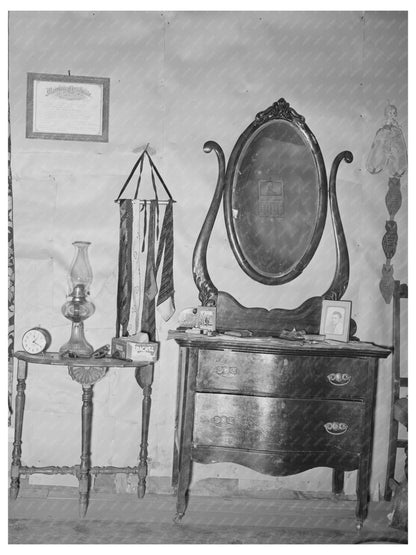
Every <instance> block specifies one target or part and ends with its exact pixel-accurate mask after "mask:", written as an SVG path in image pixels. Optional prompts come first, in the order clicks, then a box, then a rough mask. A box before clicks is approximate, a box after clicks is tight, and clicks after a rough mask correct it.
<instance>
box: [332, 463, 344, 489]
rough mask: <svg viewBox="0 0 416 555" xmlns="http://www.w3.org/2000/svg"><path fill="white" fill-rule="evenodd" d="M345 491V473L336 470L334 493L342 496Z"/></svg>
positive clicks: (333, 485) (333, 482)
mask: <svg viewBox="0 0 416 555" xmlns="http://www.w3.org/2000/svg"><path fill="white" fill-rule="evenodd" d="M343 491H344V471H343V470H339V469H338V468H334V469H333V471H332V493H335V494H340V493H342V492H343Z"/></svg>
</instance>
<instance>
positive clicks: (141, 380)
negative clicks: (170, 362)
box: [135, 364, 154, 498]
mask: <svg viewBox="0 0 416 555" xmlns="http://www.w3.org/2000/svg"><path fill="white" fill-rule="evenodd" d="M153 369H154V367H153V364H148V365H147V366H142V367H137V368H136V371H135V376H136V380H137V383H138V384H139V385H140V387H141V388H142V389H143V401H142V438H141V443H140V453H139V468H138V474H139V481H138V485H137V496H138V497H139V498H141V497H144V494H145V493H146V477H147V446H148V437H149V422H150V407H151V404H152V399H151V395H152V383H153Z"/></svg>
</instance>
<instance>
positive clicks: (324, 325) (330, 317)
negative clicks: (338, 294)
mask: <svg viewBox="0 0 416 555" xmlns="http://www.w3.org/2000/svg"><path fill="white" fill-rule="evenodd" d="M350 317H351V301H322V313H321V326H320V329H319V333H320V334H322V335H325V338H326V339H335V340H336V341H348V338H349V333H350Z"/></svg>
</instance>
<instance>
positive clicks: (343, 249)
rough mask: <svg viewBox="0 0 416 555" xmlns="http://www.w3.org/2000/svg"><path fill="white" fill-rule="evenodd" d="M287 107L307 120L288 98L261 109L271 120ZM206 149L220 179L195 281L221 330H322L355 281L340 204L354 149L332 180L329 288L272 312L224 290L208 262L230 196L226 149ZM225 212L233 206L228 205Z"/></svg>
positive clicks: (197, 255) (197, 252) (199, 245)
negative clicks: (330, 305) (342, 177)
mask: <svg viewBox="0 0 416 555" xmlns="http://www.w3.org/2000/svg"><path fill="white" fill-rule="evenodd" d="M282 106H286V107H285V113H290V114H291V117H293V115H294V114H296V118H302V116H299V115H298V114H297V113H296V112H295V111H294V110H293V109H292V108H290V106H289V104H288V103H287V102H286V101H285V100H284V99H280V100H279V101H278V102H276V103H274V104H273V105H272V106H271V107H270V108H267V110H264V111H263V112H260V113H259V114H258V116H260V119H261V120H262V121H263V120H264V119H265V118H266V121H267V118H273V117H275V115H276V114H278V117H280V116H279V114H281V108H279V107H282ZM292 110H293V112H292ZM302 119H303V118H302ZM302 125H305V124H304V120H303V122H302ZM249 129H251V128H250V126H249V127H248V128H247V131H248V130H249ZM243 135H244V133H243ZM243 135H242V136H243ZM308 137H309V138H310V139H311V143H312V145H313V148H314V152H315V153H317V152H320V150H319V146H318V143H317V141H316V139H315V137H314V136H313V135H312V133H311V132H310V135H308ZM240 139H241V137H240ZM315 143H316V145H315ZM237 147H238V142H237V145H236V147H235V148H234V150H233V153H234V152H235V153H237V152H238V148H237ZM204 151H205V152H207V153H209V152H212V151H214V152H215V154H216V156H217V160H218V179H217V185H216V188H215V192H214V195H213V198H212V201H211V205H210V207H209V209H208V212H207V215H206V217H205V220H204V223H203V225H202V228H201V231H200V233H199V236H198V239H197V241H196V244H195V248H194V253H193V261H192V268H193V277H194V281H195V284H196V286H197V288H198V290H199V299H200V301H201V303H202V305H203V306H215V307H216V309H217V324H216V326H217V330H218V331H220V332H221V331H227V330H250V331H252V332H253V333H256V334H258V335H279V334H280V333H281V332H282V331H284V330H293V329H294V328H295V329H297V330H304V331H306V333H319V325H320V316H321V308H322V301H323V299H331V300H339V299H341V298H342V295H343V294H344V293H345V290H346V288H347V286H348V281H349V256H348V248H347V243H346V240H345V234H344V229H343V226H342V222H341V218H340V213H339V208H338V201H337V196H336V177H337V172H338V167H339V165H340V163H341V161H343V160H344V161H345V162H347V163H351V162H352V160H353V156H352V153H351V152H350V151H347V150H346V151H343V152H341V153H340V154H338V155H337V156H336V157H335V159H334V161H333V163H332V167H331V173H330V178H329V186H328V192H327V199H328V203H329V210H330V214H331V222H332V229H333V235H334V241H335V254H336V264H335V271H334V277H333V279H332V282H331V284H330V286H329V288H328V289H327V291H325V292H324V293H323V294H322V295H319V296H315V297H311V298H309V299H307V300H306V301H305V302H304V303H302V304H301V305H300V306H298V307H297V308H294V309H282V308H274V309H272V310H267V309H265V308H258V307H255V308H250V307H244V306H243V305H241V304H240V303H239V302H238V301H237V300H236V299H235V298H234V297H233V296H232V295H230V294H229V293H227V292H225V291H219V290H218V289H217V288H216V286H215V285H214V283H213V282H212V280H211V277H210V275H209V272H208V268H207V263H206V255H207V247H208V243H209V239H210V237H211V232H212V229H213V226H214V223H215V220H216V217H217V214H218V210H219V206H220V204H221V200H222V198H223V195H224V189H225V184H226V171H225V156H224V152H223V150H222V148H221V147H220V146H219V144H218V143H216V142H214V141H208V142H206V143H205V145H204ZM235 156H236V155H235ZM235 156H234V158H230V162H229V163H228V166H229V168H230V169H228V168H227V175H229V176H231V174H232V171H233V170H232V169H231V168H233V165H234V164H235V161H234V160H235ZM316 160H317V161H319V171H320V172H321V174H322V175H326V174H325V167H324V165H323V161H322V157H319V156H317V158H316ZM321 161H322V165H321ZM230 164H231V165H230ZM325 202H326V201H325V200H324V199H323V198H322V199H321V203H322V207H323V206H324V204H325ZM225 210H227V209H226V208H225ZM322 212H324V208H322V211H321V214H322ZM321 217H322V216H321ZM318 220H319V223H318V227H319V225H321V219H320V218H318ZM322 231H323V230H322ZM322 231H321V230H318V231H315V234H314V236H313V238H314V240H316V239H317V238H318V242H319V239H320V237H321V234H322ZM231 245H232V243H231ZM316 247H317V245H313V246H312V247H311V249H310V250H309V251H308V256H309V254H310V255H311V256H312V255H313V253H314V252H315V250H316ZM237 260H238V259H237ZM353 333H355V328H354V327H353V328H352V329H351V331H350V335H352V334H353Z"/></svg>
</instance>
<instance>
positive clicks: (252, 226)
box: [224, 99, 327, 285]
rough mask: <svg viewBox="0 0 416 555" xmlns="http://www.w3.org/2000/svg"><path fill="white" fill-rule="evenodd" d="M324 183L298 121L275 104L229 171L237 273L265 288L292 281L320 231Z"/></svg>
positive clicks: (227, 211)
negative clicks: (244, 274)
mask: <svg viewBox="0 0 416 555" xmlns="http://www.w3.org/2000/svg"><path fill="white" fill-rule="evenodd" d="M326 209H327V180H326V173H325V166H324V162H323V158H322V154H321V151H320V149H319V146H318V143H317V141H316V139H315V137H314V136H313V134H312V132H311V131H310V130H309V128H308V127H307V126H306V124H305V121H304V118H303V117H302V116H300V115H299V114H297V113H296V112H295V111H294V110H293V109H292V108H290V106H289V104H288V103H287V102H286V101H285V100H284V99H280V100H279V101H278V102H275V103H274V104H273V106H271V107H270V108H268V109H267V110H265V111H264V112H260V113H259V114H258V115H257V116H256V119H255V121H254V122H253V123H252V124H251V125H250V126H249V127H248V128H247V129H246V130H245V131H244V133H243V134H242V135H241V136H240V138H239V139H238V141H237V143H236V145H235V147H234V149H233V152H232V154H231V156H230V160H229V162H228V166H227V172H226V178H225V190H224V215H225V223H226V228H227V233H228V238H229V240H230V244H231V247H232V249H233V252H234V255H235V256H236V258H237V261H238V263H239V264H240V266H241V267H242V269H243V270H244V271H245V272H246V273H247V274H248V275H249V276H250V277H252V278H253V279H255V280H257V281H259V282H261V283H264V284H268V285H277V284H281V283H286V282H288V281H291V280H292V279H294V278H295V277H296V276H298V275H299V274H300V273H301V272H302V270H303V269H304V268H305V267H306V265H307V264H308V263H309V261H310V259H311V258H312V256H313V254H314V252H315V251H316V248H317V246H318V244H319V241H320V239H321V236H322V232H323V229H324V225H325V218H326Z"/></svg>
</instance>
